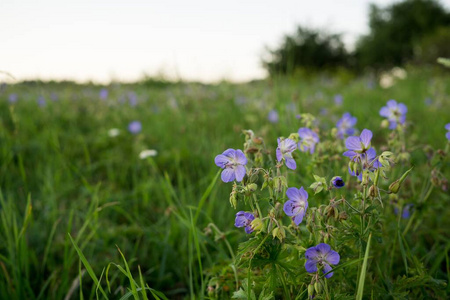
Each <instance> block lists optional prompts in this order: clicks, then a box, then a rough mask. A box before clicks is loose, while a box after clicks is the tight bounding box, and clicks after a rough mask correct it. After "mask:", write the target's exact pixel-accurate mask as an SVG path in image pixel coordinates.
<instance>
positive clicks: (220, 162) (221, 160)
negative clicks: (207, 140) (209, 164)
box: [214, 154, 230, 169]
mask: <svg viewBox="0 0 450 300" xmlns="http://www.w3.org/2000/svg"><path fill="white" fill-rule="evenodd" d="M229 161H230V159H229V158H228V157H227V156H225V155H223V154H219V155H217V156H216V158H214V163H215V164H216V166H218V167H221V168H222V169H223V168H225V165H226V164H227V163H228V162H229Z"/></svg>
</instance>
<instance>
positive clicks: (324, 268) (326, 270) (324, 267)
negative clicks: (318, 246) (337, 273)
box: [322, 263, 333, 279]
mask: <svg viewBox="0 0 450 300" xmlns="http://www.w3.org/2000/svg"><path fill="white" fill-rule="evenodd" d="M331 270H333V269H332V268H331V267H330V265H329V264H325V263H324V264H323V271H322V272H323V274H326V273H328V272H330V271H331ZM331 276H333V272H331V273H328V274H327V275H325V278H326V279H328V278H330V277H331Z"/></svg>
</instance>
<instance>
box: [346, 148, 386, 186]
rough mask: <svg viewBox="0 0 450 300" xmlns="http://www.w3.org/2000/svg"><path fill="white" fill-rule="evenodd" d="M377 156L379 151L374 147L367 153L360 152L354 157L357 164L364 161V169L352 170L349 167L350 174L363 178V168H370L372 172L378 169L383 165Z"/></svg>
mask: <svg viewBox="0 0 450 300" xmlns="http://www.w3.org/2000/svg"><path fill="white" fill-rule="evenodd" d="M376 157H377V152H376V151H375V149H374V148H370V149H369V150H367V151H366V152H365V153H363V154H360V155H358V156H356V157H354V158H353V159H352V160H353V161H354V162H356V163H357V164H361V163H362V166H363V168H362V170H361V168H358V169H357V170H356V171H354V170H351V169H350V167H349V169H348V172H349V173H350V175H352V176H356V177H358V179H359V180H362V171H363V170H369V171H370V172H373V171H375V170H376V169H378V168H379V167H381V163H380V162H379V161H378V159H377V158H376Z"/></svg>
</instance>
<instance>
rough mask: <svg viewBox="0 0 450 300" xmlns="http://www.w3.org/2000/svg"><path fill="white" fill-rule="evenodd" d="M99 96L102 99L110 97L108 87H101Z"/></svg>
mask: <svg viewBox="0 0 450 300" xmlns="http://www.w3.org/2000/svg"><path fill="white" fill-rule="evenodd" d="M99 97H100V99H102V100H106V98H108V90H107V89H101V90H100V93H99Z"/></svg>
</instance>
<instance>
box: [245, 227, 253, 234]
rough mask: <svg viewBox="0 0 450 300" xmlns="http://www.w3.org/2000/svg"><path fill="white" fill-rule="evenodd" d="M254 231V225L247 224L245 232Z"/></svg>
mask: <svg viewBox="0 0 450 300" xmlns="http://www.w3.org/2000/svg"><path fill="white" fill-rule="evenodd" d="M252 232H253V228H252V226H250V225H248V226H245V233H247V234H250V233H252Z"/></svg>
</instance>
